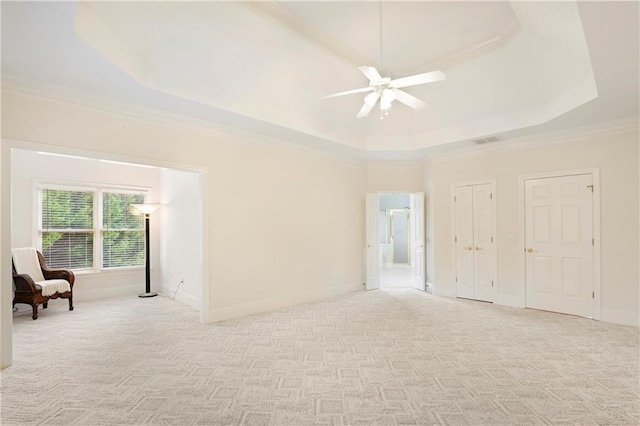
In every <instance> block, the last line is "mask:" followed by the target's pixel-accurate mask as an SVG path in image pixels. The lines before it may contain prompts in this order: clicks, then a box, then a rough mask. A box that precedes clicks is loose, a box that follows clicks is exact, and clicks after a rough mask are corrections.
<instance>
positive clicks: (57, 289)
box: [36, 280, 71, 296]
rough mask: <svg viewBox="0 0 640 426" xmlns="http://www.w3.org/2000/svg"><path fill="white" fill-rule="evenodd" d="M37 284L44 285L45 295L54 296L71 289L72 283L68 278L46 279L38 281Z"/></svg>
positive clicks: (43, 292)
mask: <svg viewBox="0 0 640 426" xmlns="http://www.w3.org/2000/svg"><path fill="white" fill-rule="evenodd" d="M36 285H39V286H41V287H42V295H43V296H52V295H54V294H56V293H64V292H66V291H71V284H69V281H67V280H45V281H37V282H36Z"/></svg>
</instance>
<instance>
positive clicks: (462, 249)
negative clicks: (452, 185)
mask: <svg viewBox="0 0 640 426" xmlns="http://www.w3.org/2000/svg"><path fill="white" fill-rule="evenodd" d="M454 206H455V217H456V220H455V227H456V232H455V234H456V235H455V246H456V249H455V251H456V290H457V296H458V297H464V298H467V299H473V279H474V270H473V257H474V250H473V187H471V186H460V187H457V188H456V189H455V193H454Z"/></svg>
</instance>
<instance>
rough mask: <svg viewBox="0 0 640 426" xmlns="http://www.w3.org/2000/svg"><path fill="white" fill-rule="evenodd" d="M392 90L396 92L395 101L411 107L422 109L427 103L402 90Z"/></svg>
mask: <svg viewBox="0 0 640 426" xmlns="http://www.w3.org/2000/svg"><path fill="white" fill-rule="evenodd" d="M394 92H395V93H396V101H398V102H402V103H403V104H405V105H408V106H410V107H411V108H413V109H422V108H424V107H426V106H427V104H425V103H424V102H422V101H421V100H420V99H418V98H416V97H415V96H413V95H410V94H408V93H407V92H405V91H404V90H400V89H394Z"/></svg>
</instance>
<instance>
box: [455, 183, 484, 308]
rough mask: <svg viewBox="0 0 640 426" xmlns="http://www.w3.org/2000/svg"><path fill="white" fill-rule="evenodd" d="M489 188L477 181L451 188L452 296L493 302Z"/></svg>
mask: <svg viewBox="0 0 640 426" xmlns="http://www.w3.org/2000/svg"><path fill="white" fill-rule="evenodd" d="M492 191H493V188H492V185H491V184H489V183H487V184H478V185H467V186H459V187H456V188H455V189H454V206H455V207H454V209H455V212H454V213H455V224H454V225H455V236H454V244H455V253H456V295H457V296H458V297H463V298H466V299H475V300H482V301H486V302H493V295H494V288H493V287H494V277H493V274H494V271H493V269H494V267H493V265H494V261H493V256H494V250H493V235H492V233H493V194H492Z"/></svg>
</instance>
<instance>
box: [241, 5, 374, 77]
mask: <svg viewBox="0 0 640 426" xmlns="http://www.w3.org/2000/svg"><path fill="white" fill-rule="evenodd" d="M239 4H240V5H242V6H245V7H246V8H247V9H249V10H251V11H253V12H255V13H256V14H258V15H260V16H262V17H263V18H265V19H267V20H268V21H271V22H273V23H274V24H276V25H278V26H279V27H281V28H288V29H289V30H291V31H293V32H295V33H297V34H299V35H301V36H303V37H305V38H306V39H308V40H310V41H311V42H312V43H314V44H315V45H316V46H319V47H321V48H324V49H326V50H327V51H329V52H330V53H332V54H334V55H336V56H339V57H341V58H342V59H344V60H346V61H347V62H348V63H351V64H353V65H355V66H360V65H369V64H371V65H375V66H377V67H378V68H379V64H378V63H377V62H376V61H373V60H372V59H371V58H367V57H366V56H364V55H361V54H360V53H359V52H357V51H355V50H353V49H352V48H350V47H349V46H347V45H346V44H345V43H343V42H341V41H340V40H338V39H337V38H335V37H333V36H332V35H330V34H329V33H328V32H326V31H324V30H322V29H320V28H319V27H317V26H315V25H313V24H311V23H310V22H307V21H306V20H304V19H302V18H300V17H299V16H298V15H296V14H294V13H293V12H291V11H290V10H289V9H287V8H286V7H285V6H282V5H281V4H279V3H278V2H275V1H242V2H239Z"/></svg>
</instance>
